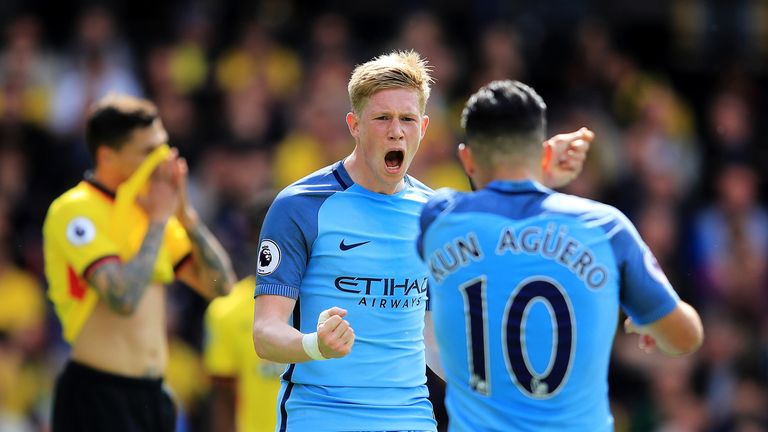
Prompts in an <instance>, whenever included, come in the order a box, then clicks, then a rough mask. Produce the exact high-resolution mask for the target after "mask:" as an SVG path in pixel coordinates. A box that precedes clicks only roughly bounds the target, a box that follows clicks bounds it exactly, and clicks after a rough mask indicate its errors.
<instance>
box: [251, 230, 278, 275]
mask: <svg viewBox="0 0 768 432" xmlns="http://www.w3.org/2000/svg"><path fill="white" fill-rule="evenodd" d="M279 265H280V248H279V247H278V246H277V243H275V242H274V241H272V240H269V239H264V240H262V242H261V245H259V265H258V267H257V271H256V273H258V274H259V276H266V275H268V274H272V272H274V271H275V270H276V269H277V266H279Z"/></svg>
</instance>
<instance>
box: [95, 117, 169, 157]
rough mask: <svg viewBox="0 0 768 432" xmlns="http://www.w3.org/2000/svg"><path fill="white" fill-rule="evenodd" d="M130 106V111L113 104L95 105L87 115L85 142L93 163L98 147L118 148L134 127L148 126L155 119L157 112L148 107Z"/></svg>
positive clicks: (129, 135)
mask: <svg viewBox="0 0 768 432" xmlns="http://www.w3.org/2000/svg"><path fill="white" fill-rule="evenodd" d="M132 108H134V109H133V110H131V111H123V110H121V109H120V108H119V107H117V106H115V105H110V104H107V105H102V106H99V107H97V108H96V109H95V110H94V111H93V112H91V114H90V115H89V116H88V121H87V123H86V126H85V142H86V143H87V144H88V153H89V154H90V155H91V158H92V159H93V162H94V164H95V163H96V150H97V149H98V148H99V147H101V146H107V147H110V148H113V149H115V150H119V149H120V147H122V146H123V144H125V142H126V141H127V140H128V139H129V138H130V137H131V133H132V132H133V130H134V129H139V128H146V127H149V126H151V125H152V123H153V122H154V121H155V120H156V119H157V112H156V111H154V110H153V109H151V108H149V107H132Z"/></svg>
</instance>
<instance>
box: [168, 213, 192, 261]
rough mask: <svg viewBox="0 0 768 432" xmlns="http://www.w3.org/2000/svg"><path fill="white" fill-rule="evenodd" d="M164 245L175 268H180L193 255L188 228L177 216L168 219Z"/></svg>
mask: <svg viewBox="0 0 768 432" xmlns="http://www.w3.org/2000/svg"><path fill="white" fill-rule="evenodd" d="M164 242H165V243H164V245H165V246H166V248H167V250H168V254H169V256H170V259H171V263H172V264H173V269H174V270H178V269H179V267H180V266H181V264H183V263H184V262H185V261H186V260H187V259H188V258H189V257H191V256H192V255H191V254H192V243H191V242H190V240H189V236H188V235H187V230H185V229H184V227H183V226H182V225H181V222H179V220H178V219H176V218H175V217H173V218H170V219H168V223H167V224H166V226H165V239H164Z"/></svg>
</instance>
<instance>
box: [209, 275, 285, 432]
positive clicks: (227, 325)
mask: <svg viewBox="0 0 768 432" xmlns="http://www.w3.org/2000/svg"><path fill="white" fill-rule="evenodd" d="M255 286H256V279H255V278H254V277H253V276H251V277H248V278H245V279H243V280H241V281H240V282H238V283H237V284H236V285H235V286H234V287H233V288H232V292H231V293H230V294H229V295H227V296H226V297H220V298H217V299H216V300H214V301H213V302H211V304H210V305H209V306H208V310H207V311H206V313H205V328H206V341H205V354H204V355H205V366H206V368H207V369H208V372H209V373H210V374H211V375H213V376H224V377H232V378H235V379H236V380H237V407H236V411H235V412H236V417H237V419H236V421H237V423H236V424H237V430H238V432H257V431H259V432H260V431H270V432H271V431H274V430H275V422H276V420H277V413H276V407H277V393H278V391H279V390H280V374H281V373H282V372H283V370H284V369H285V365H280V364H276V363H272V362H268V361H266V360H261V359H260V358H259V357H258V356H257V355H256V352H255V350H254V349H253V339H252V335H251V332H252V327H253V291H254V288H255Z"/></svg>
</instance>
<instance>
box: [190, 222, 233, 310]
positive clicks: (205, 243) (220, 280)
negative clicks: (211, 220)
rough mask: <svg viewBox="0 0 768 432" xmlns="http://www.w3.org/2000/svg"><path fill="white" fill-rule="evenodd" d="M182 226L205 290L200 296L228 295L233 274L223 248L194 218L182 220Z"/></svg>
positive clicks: (201, 223)
mask: <svg viewBox="0 0 768 432" xmlns="http://www.w3.org/2000/svg"><path fill="white" fill-rule="evenodd" d="M182 224H184V228H185V229H186V231H187V235H188V236H189V239H190V241H191V242H192V259H193V260H192V261H193V263H194V266H195V272H196V274H198V275H199V278H200V280H201V281H202V282H203V286H202V287H201V288H203V289H204V290H205V291H204V292H203V293H202V294H204V295H207V296H208V297H215V296H220V295H225V294H227V293H229V290H230V289H231V288H232V284H234V283H235V273H234V271H233V270H232V263H231V261H230V259H229V256H228V255H227V253H226V252H225V251H224V248H223V247H222V246H221V244H220V243H219V242H218V240H216V237H214V235H213V234H212V233H211V232H210V231H209V230H208V228H207V227H206V226H205V225H204V224H203V222H202V221H200V220H199V219H198V218H197V217H196V216H194V217H191V218H187V219H185V220H182Z"/></svg>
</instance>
